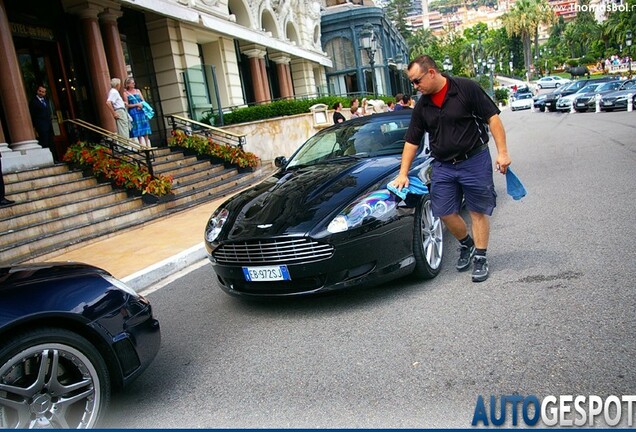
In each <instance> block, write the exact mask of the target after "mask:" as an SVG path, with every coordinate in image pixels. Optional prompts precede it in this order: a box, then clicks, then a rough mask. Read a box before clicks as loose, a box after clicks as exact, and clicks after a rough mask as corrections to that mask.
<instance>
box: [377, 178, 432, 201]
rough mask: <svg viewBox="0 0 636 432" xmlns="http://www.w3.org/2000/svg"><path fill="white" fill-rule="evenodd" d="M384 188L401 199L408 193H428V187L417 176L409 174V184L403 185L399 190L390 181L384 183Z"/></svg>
mask: <svg viewBox="0 0 636 432" xmlns="http://www.w3.org/2000/svg"><path fill="white" fill-rule="evenodd" d="M386 188H387V189H388V190H389V191H391V192H393V193H394V194H396V195H397V196H399V197H400V198H402V199H406V196H407V195H408V194H413V195H424V194H427V193H428V187H427V186H426V185H425V184H424V183H423V182H422V180H420V178H419V177H417V176H409V185H408V186H406V187H403V188H402V190H401V191H400V190H398V188H397V187H395V186H393V183H391V182H389V184H387V185H386Z"/></svg>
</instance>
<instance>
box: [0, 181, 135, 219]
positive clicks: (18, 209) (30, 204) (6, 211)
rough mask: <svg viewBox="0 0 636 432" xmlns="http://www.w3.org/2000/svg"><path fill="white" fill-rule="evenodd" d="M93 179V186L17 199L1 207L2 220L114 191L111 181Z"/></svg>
mask: <svg viewBox="0 0 636 432" xmlns="http://www.w3.org/2000/svg"><path fill="white" fill-rule="evenodd" d="M93 181H94V182H95V184H94V185H93V186H88V187H85V188H82V189H77V190H73V191H70V192H64V193H61V194H58V195H51V196H48V197H44V198H40V199H34V200H30V201H17V202H16V203H15V204H14V205H12V206H8V207H0V220H4V219H7V218H10V217H14V216H18V215H22V214H25V213H31V212H34V211H37V210H40V209H46V208H51V207H56V206H59V205H62V204H67V203H73V202H77V201H80V200H82V199H85V198H86V197H87V196H97V195H103V194H106V193H109V192H112V191H113V188H112V186H111V185H110V183H100V184H98V183H97V180H96V179H93ZM125 195H126V194H125V193H124V196H125Z"/></svg>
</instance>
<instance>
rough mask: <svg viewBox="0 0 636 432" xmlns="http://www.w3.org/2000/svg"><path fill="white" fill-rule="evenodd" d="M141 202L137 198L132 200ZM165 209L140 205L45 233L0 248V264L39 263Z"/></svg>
mask: <svg viewBox="0 0 636 432" xmlns="http://www.w3.org/2000/svg"><path fill="white" fill-rule="evenodd" d="M135 200H139V201H141V198H139V197H138V198H135ZM164 210H165V206H164V205H152V206H144V207H143V208H141V209H139V210H137V211H133V212H127V213H125V214H122V215H120V216H118V217H116V218H104V219H101V220H93V221H91V222H87V223H85V224H82V225H77V226H73V227H70V228H66V229H64V230H63V231H57V232H54V233H48V234H46V235H44V236H42V237H40V238H34V239H31V240H30V241H25V242H22V243H20V244H16V245H13V246H12V247H9V248H3V249H0V265H7V264H9V263H20V262H27V261H41V260H46V259H49V257H51V256H55V255H56V254H59V253H60V252H59V251H60V250H72V249H73V248H75V247H79V245H80V244H81V243H83V242H86V241H93V240H95V239H100V238H105V237H107V236H109V235H111V234H114V233H118V232H120V231H121V230H123V229H126V228H129V227H133V226H137V225H139V224H142V223H144V222H147V221H149V220H152V219H154V218H156V217H157V216H158V215H160V214H161V213H162V212H163V211H164Z"/></svg>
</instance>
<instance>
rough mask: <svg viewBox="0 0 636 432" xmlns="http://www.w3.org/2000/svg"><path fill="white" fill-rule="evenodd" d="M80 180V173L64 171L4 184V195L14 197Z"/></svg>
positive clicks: (81, 176)
mask: <svg viewBox="0 0 636 432" xmlns="http://www.w3.org/2000/svg"><path fill="white" fill-rule="evenodd" d="M81 178H83V175H82V172H81V171H66V172H61V173H58V174H52V175H50V176H45V177H34V178H30V179H25V180H22V181H18V182H11V183H6V182H5V195H7V196H9V195H11V196H15V195H17V194H21V193H25V192H28V191H29V190H33V189H41V188H45V187H50V186H55V185H59V184H70V183H72V182H74V181H75V180H79V179H81Z"/></svg>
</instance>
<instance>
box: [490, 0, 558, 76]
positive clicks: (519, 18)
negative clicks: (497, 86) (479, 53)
mask: <svg viewBox="0 0 636 432" xmlns="http://www.w3.org/2000/svg"><path fill="white" fill-rule="evenodd" d="M501 20H502V22H503V25H504V28H505V29H506V32H507V33H508V35H509V36H519V37H520V38H521V42H522V44H523V63H524V66H525V68H526V70H527V71H529V70H530V66H531V65H532V38H535V41H536V40H537V34H538V28H539V24H541V23H546V24H551V23H553V22H555V20H556V16H555V14H554V12H553V11H552V10H551V9H550V7H549V6H548V4H547V2H546V1H545V0H519V1H517V2H516V3H515V5H514V7H513V8H512V9H511V10H510V12H508V13H506V14H504V15H503V16H502V17H501ZM537 45H538V44H537ZM528 78H529V76H528Z"/></svg>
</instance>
